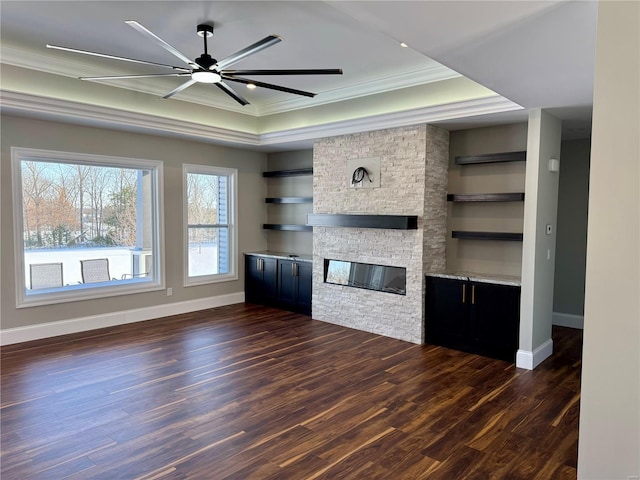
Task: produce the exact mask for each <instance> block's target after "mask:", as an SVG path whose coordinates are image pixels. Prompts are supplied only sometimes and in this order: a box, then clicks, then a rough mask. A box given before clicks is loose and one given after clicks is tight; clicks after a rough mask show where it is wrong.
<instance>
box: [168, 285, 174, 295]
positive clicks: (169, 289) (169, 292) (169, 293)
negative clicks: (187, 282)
mask: <svg viewBox="0 0 640 480" xmlns="http://www.w3.org/2000/svg"><path fill="white" fill-rule="evenodd" d="M171 295H173V288H171V287H169V288H167V297H170V296H171Z"/></svg>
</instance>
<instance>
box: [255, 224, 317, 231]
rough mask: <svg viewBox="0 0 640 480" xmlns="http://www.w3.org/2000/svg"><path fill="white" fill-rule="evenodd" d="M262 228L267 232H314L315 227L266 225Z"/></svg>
mask: <svg viewBox="0 0 640 480" xmlns="http://www.w3.org/2000/svg"><path fill="white" fill-rule="evenodd" d="M262 228H264V229H265V230H282V231H285V230H286V231H289V232H312V231H313V227H312V226H311V225H292V224H285V223H264V224H263V225H262Z"/></svg>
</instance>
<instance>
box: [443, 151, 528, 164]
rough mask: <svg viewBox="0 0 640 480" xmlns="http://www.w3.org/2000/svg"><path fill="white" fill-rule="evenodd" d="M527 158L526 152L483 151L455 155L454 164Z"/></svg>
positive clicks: (500, 161)
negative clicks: (483, 152) (473, 153)
mask: <svg viewBox="0 0 640 480" xmlns="http://www.w3.org/2000/svg"><path fill="white" fill-rule="evenodd" d="M526 160H527V152H526V151H521V152H505V153H485V154H483V155H464V156H457V157H456V159H455V163H456V165H471V164H474V163H502V162H524V161H526Z"/></svg>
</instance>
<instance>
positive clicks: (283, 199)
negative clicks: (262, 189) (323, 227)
mask: <svg viewBox="0 0 640 480" xmlns="http://www.w3.org/2000/svg"><path fill="white" fill-rule="evenodd" d="M264 201H265V203H313V197H269V198H265V199H264Z"/></svg>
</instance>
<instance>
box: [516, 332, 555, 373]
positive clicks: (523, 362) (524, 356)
mask: <svg viewBox="0 0 640 480" xmlns="http://www.w3.org/2000/svg"><path fill="white" fill-rule="evenodd" d="M552 353H553V340H551V339H549V340H547V341H546V342H544V343H543V344H542V345H540V346H539V347H538V348H536V349H535V350H534V351H533V352H530V351H528V350H518V353H516V367H518V368H525V369H527V370H533V369H534V368H536V367H537V366H538V365H540V364H541V363H542V362H543V361H544V360H545V359H546V358H549V357H550V356H551V354H552Z"/></svg>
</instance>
